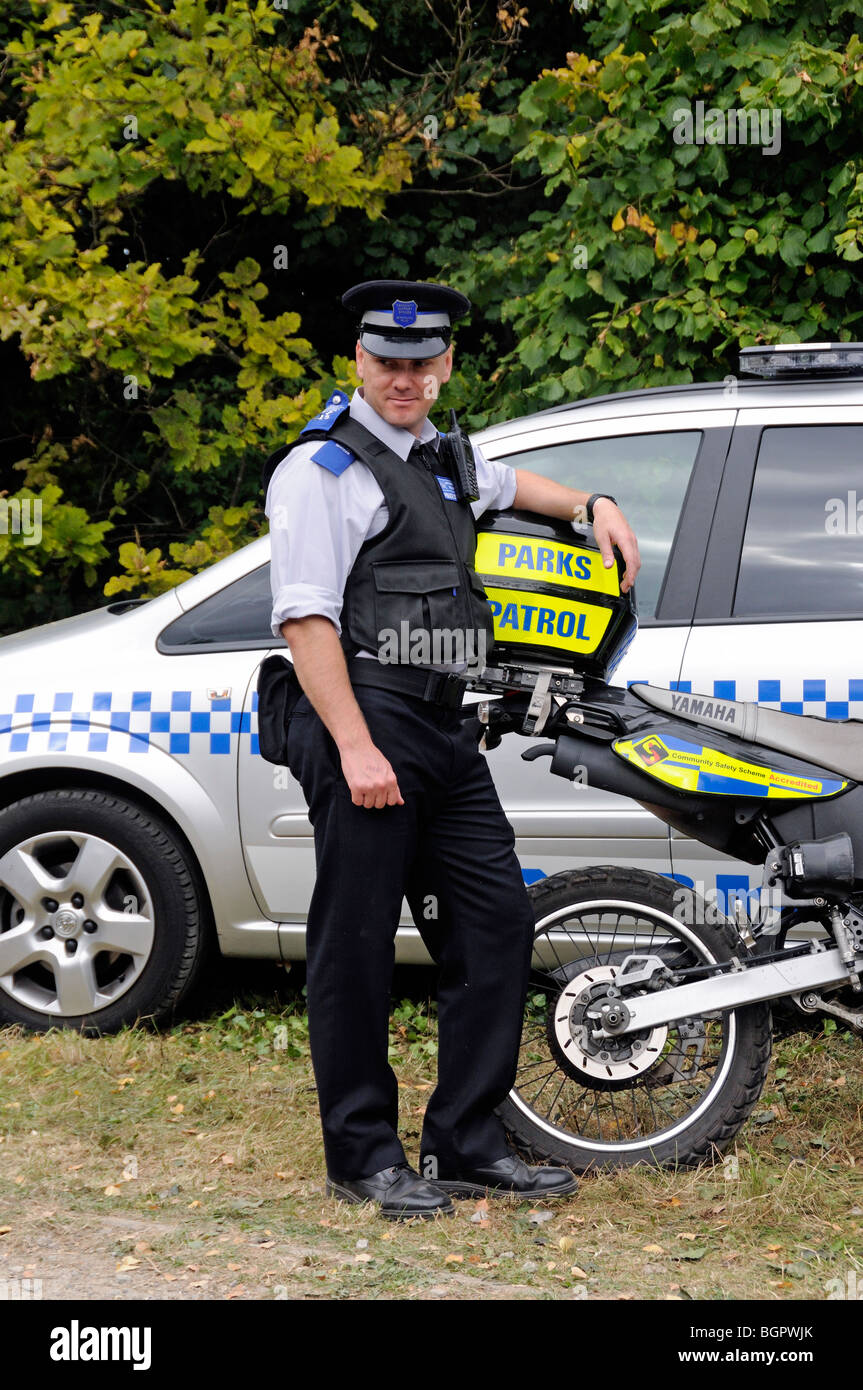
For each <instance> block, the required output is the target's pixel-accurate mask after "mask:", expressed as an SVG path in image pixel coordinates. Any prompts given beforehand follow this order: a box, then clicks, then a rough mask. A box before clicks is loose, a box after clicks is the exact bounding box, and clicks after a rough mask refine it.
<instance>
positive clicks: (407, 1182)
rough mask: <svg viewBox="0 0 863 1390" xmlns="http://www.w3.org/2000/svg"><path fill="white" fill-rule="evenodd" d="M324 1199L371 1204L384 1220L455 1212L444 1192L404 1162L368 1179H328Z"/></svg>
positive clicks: (450, 1214)
mask: <svg viewBox="0 0 863 1390" xmlns="http://www.w3.org/2000/svg"><path fill="white" fill-rule="evenodd" d="M327 1196H328V1197H338V1198H339V1199H340V1200H341V1201H343V1202H375V1203H377V1205H378V1206H379V1207H380V1211H381V1216H385V1217H386V1218H387V1220H388V1221H408V1220H410V1219H411V1218H412V1217H415V1216H418V1217H421V1218H424V1219H426V1220H427V1219H429V1218H430V1217H434V1216H452V1215H453V1212H454V1210H455V1208H454V1207H453V1204H452V1202H451V1201H450V1199H449V1197H448V1196H447V1194H446V1193H445V1192H443V1191H441V1189H440V1188H439V1187H434V1186H433V1185H432V1184H431V1183H430V1182H427V1181H426V1179H425V1178H421V1177H420V1175H419V1173H415V1172H414V1170H413V1168H411V1167H409V1165H408V1164H407V1163H396V1164H394V1166H393V1167H392V1168H382V1169H381V1171H380V1172H379V1173H372V1175H371V1177H369V1178H355V1179H354V1180H353V1181H352V1182H336V1181H335V1179H334V1178H330V1177H328V1178H327Z"/></svg>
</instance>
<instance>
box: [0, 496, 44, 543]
mask: <svg viewBox="0 0 863 1390" xmlns="http://www.w3.org/2000/svg"><path fill="white" fill-rule="evenodd" d="M10 532H11V534H12V535H13V536H20V537H21V544H22V545H38V544H39V542H40V541H41V539H42V499H41V498H39V497H0V534H2V535H9V534H10Z"/></svg>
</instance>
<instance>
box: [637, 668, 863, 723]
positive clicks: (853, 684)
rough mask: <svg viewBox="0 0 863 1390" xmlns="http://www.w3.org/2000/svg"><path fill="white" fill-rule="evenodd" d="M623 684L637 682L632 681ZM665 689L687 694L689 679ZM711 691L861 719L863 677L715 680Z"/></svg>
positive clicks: (700, 687)
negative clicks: (834, 679)
mask: <svg viewBox="0 0 863 1390" xmlns="http://www.w3.org/2000/svg"><path fill="white" fill-rule="evenodd" d="M626 683H627V685H635V684H637V682H636V681H635V680H628V681H627V682H626ZM708 685H709V682H707V681H699V682H698V683H697V688H696V693H697V694H699V695H710V694H711V691H710V690H709V689H708ZM828 685H829V687H830V689H829V692H828ZM667 688H668V689H669V690H680V691H682V692H684V693H685V694H690V693H691V691H692V682H691V681H669V683H668V687H667ZM846 691H847V693H846ZM712 694H713V696H714V699H717V700H755V701H756V702H757V703H758V704H759V705H767V706H768V707H770V708H771V709H779V710H784V712H785V713H786V714H818V715H820V716H821V718H822V719H863V678H857V679H852V680H848V681H829V682H828V681H826V680H817V679H813V680H807V679H803V678H801V677H797V676H795V677H794V678H793V679H791V678H788V677H786V678H783V679H782V680H772V679H770V678H766V679H763V680H760V679H758V680H746V681H736V680H734V681H729V680H718V681H713V690H712Z"/></svg>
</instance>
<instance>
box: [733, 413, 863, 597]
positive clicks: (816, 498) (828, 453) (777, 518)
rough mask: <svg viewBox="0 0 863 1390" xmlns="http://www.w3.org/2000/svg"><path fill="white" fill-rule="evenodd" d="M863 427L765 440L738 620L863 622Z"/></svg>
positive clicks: (770, 434) (773, 434) (777, 433)
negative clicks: (836, 619) (862, 619)
mask: <svg viewBox="0 0 863 1390" xmlns="http://www.w3.org/2000/svg"><path fill="white" fill-rule="evenodd" d="M861 479H863V425H794V426H775V427H770V428H768V429H765V430H764V431H763V433H762V435H761V443H760V446H759V450H758V460H757V463H756V468H755V481H754V483H753V487H752V496H751V498H750V502H749V515H748V518H747V521H746V530H745V532H744V537H743V551H742V554H741V558H740V570H739V573H738V578H737V589H736V592H735V597H734V610H733V611H734V616H735V617H738V618H740V617H743V618H755V617H758V618H765V617H774V618H783V617H819V618H826V617H854V618H859V617H861V616H863V515H861V518H860V522H859V525H860V530H859V531H858V515H857V513H858V500H857V499H858V496H859V498H860V512H861V514H863V486H861Z"/></svg>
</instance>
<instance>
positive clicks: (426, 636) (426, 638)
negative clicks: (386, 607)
mask: <svg viewBox="0 0 863 1390" xmlns="http://www.w3.org/2000/svg"><path fill="white" fill-rule="evenodd" d="M487 651H488V634H487V633H486V632H485V630H484V629H482V628H481V629H479V630H477V629H476V628H471V627H467V628H462V627H433V628H424V627H416V628H412V627H411V625H410V623H409V622H408V620H407V618H403V619H402V621H401V622H400V623H399V627H398V631H396V629H395V628H394V627H383V628H381V630H380V631H379V633H378V661H380V662H381V664H382V665H384V666H393V665H400V666H405V665H410V666H462V667H465V668H466V670H468V671H472V672H475V671H480V670H482V669H483V667H484V666H485V664H486V655H487Z"/></svg>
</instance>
